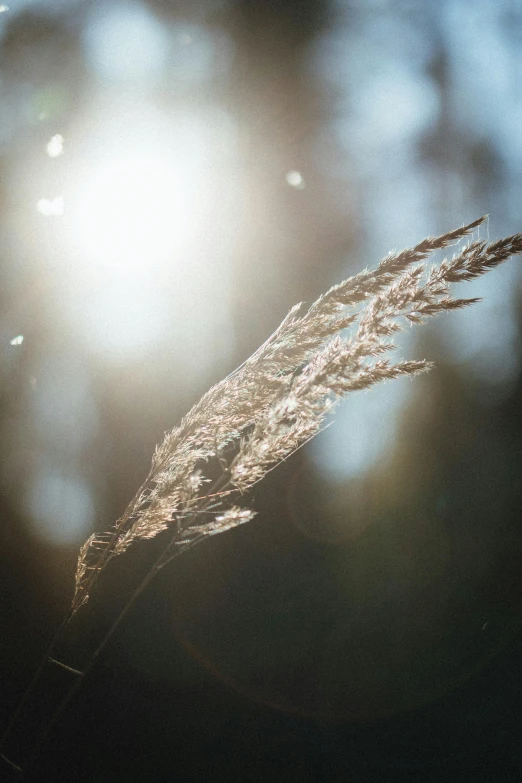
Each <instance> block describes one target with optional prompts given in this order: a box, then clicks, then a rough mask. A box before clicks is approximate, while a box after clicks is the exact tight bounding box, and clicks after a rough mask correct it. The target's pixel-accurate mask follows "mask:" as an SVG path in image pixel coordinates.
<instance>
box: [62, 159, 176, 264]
mask: <svg viewBox="0 0 522 783" xmlns="http://www.w3.org/2000/svg"><path fill="white" fill-rule="evenodd" d="M190 190H191V186H190V182H187V181H186V179H185V178H184V177H183V176H182V174H181V172H180V171H179V170H176V167H175V166H174V165H172V164H169V161H168V160H165V159H161V158H158V159H154V158H151V157H145V156H141V155H139V154H137V155H136V156H135V157H128V158H121V159H113V160H110V161H107V162H105V163H101V164H99V166H98V167H97V168H96V169H95V170H94V171H93V172H92V174H90V175H88V176H87V177H86V179H85V180H84V181H83V182H82V183H80V185H79V188H78V193H77V197H76V199H75V203H74V206H73V212H72V215H71V229H72V232H73V240H74V242H75V244H76V245H77V246H78V247H79V248H80V249H81V253H82V255H85V257H86V261H88V263H89V265H93V267H94V268H99V266H100V265H103V266H104V267H116V268H120V269H124V270H125V271H126V272H128V273H130V274H132V273H135V272H136V271H138V270H141V271H142V272H144V273H146V272H148V271H153V270H154V269H155V270H156V271H157V267H158V265H163V264H165V263H167V262H169V261H170V262H171V261H172V256H173V254H174V252H175V251H176V250H177V251H179V249H180V247H181V246H182V245H183V242H184V241H186V239H187V237H188V234H189V233H190V228H191V225H190V214H189V209H188V204H189V201H190Z"/></svg>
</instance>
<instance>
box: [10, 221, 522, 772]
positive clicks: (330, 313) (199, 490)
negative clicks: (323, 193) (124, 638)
mask: <svg viewBox="0 0 522 783" xmlns="http://www.w3.org/2000/svg"><path fill="white" fill-rule="evenodd" d="M484 220H485V218H480V219H478V220H475V221H473V222H472V223H469V224H468V225H466V226H464V227H462V228H457V229H455V230H453V231H450V232H448V233H446V234H443V235H441V236H437V237H428V238H427V239H424V240H423V241H422V242H420V243H419V244H417V245H416V246H415V247H413V248H410V249H407V250H403V251H402V252H399V253H390V254H389V255H388V256H386V258H384V259H383V260H382V261H381V262H380V263H379V265H378V266H377V267H376V268H375V269H372V270H368V269H367V270H364V271H362V272H359V273H358V274H356V275H355V276H353V277H350V278H348V279H347V280H344V281H343V282H341V283H339V284H338V285H335V286H333V287H332V288H330V289H329V290H328V291H327V292H326V293H325V294H323V295H322V296H321V297H319V299H317V300H316V301H315V302H314V303H313V304H312V305H311V306H309V307H308V308H306V307H304V306H303V305H302V304H299V305H296V306H295V307H293V308H292V309H291V310H290V312H289V313H288V315H287V316H286V318H285V319H284V320H283V322H282V323H281V325H280V326H279V327H278V328H277V329H276V331H275V332H274V333H273V334H272V335H271V337H269V338H268V340H266V342H265V343H264V344H263V345H262V346H261V347H260V348H259V349H258V350H257V351H256V352H255V353H254V354H253V355H252V356H251V357H250V358H249V359H247V361H245V362H244V363H243V364H242V365H241V366H240V367H239V368H238V369H237V370H235V371H234V372H233V373H232V374H231V375H229V376H228V377H227V378H225V379H224V380H223V381H221V382H220V383H218V384H217V385H216V386H213V387H212V388H211V389H210V390H209V391H208V392H207V393H206V394H205V395H204V396H203V397H202V398H201V399H200V401H199V402H198V403H197V404H196V405H194V407H193V408H192V409H191V410H190V411H189V412H188V413H187V415H186V416H185V417H184V418H183V419H182V421H181V422H180V424H179V425H178V426H176V427H175V428H174V429H173V430H172V431H170V432H168V433H167V434H166V435H165V438H164V440H163V442H162V443H161V444H159V445H158V447H157V448H156V451H155V453H154V456H153V459H152V465H151V468H150V471H149V473H148V475H147V477H146V479H145V481H144V482H143V484H142V486H141V487H140V488H139V489H138V491H137V492H136V494H135V496H134V498H133V499H132V500H131V502H130V503H129V505H128V507H127V509H126V510H125V512H124V514H123V515H122V516H121V518H120V519H119V520H118V521H117V522H116V523H115V524H114V526H113V527H112V528H111V529H109V530H108V531H106V532H104V533H98V532H97V533H93V535H91V536H90V537H89V538H88V539H87V541H86V542H85V544H84V545H83V546H82V547H81V550H80V554H79V558H78V564H77V568H76V575H75V589H74V595H73V598H72V603H71V607H70V610H69V612H68V614H67V616H66V617H65V618H64V621H63V623H62V625H61V627H60V629H59V630H58V632H57V634H56V636H55V638H54V640H53V642H52V643H51V646H50V649H49V650H48V652H47V654H46V656H45V658H44V660H43V661H42V664H41V666H40V668H39V669H38V671H37V672H36V674H35V677H34V679H33V682H32V683H31V684H30V686H29V688H28V689H27V691H26V694H25V695H24V697H23V699H22V702H21V704H20V705H19V707H18V709H17V710H16V712H15V713H14V715H13V717H12V719H11V721H10V723H9V725H8V726H7V728H6V730H5V732H4V736H3V740H2V742H3V746H4V747H5V746H6V744H7V741H8V739H9V736H10V733H11V731H12V730H13V727H14V726H15V724H16V722H17V721H18V719H19V717H20V714H21V712H22V710H23V709H24V707H26V705H27V702H28V700H29V697H30V695H31V693H32V691H33V689H34V687H35V685H36V684H37V682H38V679H39V677H40V675H41V673H42V670H43V668H44V667H45V666H47V665H48V664H54V665H59V666H62V667H64V668H65V669H68V670H69V671H70V672H72V673H73V674H75V676H76V681H75V682H74V684H73V686H72V687H71V688H70V689H69V691H68V692H67V693H66V695H65V697H64V699H63V701H62V703H61V704H60V705H59V706H58V708H57V710H56V711H55V713H54V715H53V716H52V717H51V719H50V720H49V721H48V722H47V724H46V725H45V726H44V727H43V728H42V730H41V732H40V734H39V736H38V737H37V739H36V742H35V744H34V745H33V746H32V747H31V748H28V749H27V753H26V758H25V760H24V763H23V764H20V765H19V764H16V763H14V762H13V761H9V760H8V759H7V756H4V758H5V760H6V761H8V763H10V764H11V766H13V767H14V768H15V769H17V770H18V771H19V772H23V770H24V769H25V770H27V769H29V768H31V766H32V765H34V764H35V762H36V759H37V758H38V755H39V753H40V751H41V749H42V747H43V744H44V743H45V741H46V738H47V736H48V734H49V731H50V730H51V728H52V726H53V725H54V723H55V721H56V720H57V719H58V718H59V717H60V715H61V714H62V713H63V711H64V709H65V708H66V707H67V706H68V704H69V702H70V700H71V698H72V696H73V695H74V693H75V692H76V691H77V690H78V688H79V687H80V685H81V684H82V682H83V680H84V679H85V677H86V676H87V674H88V673H89V672H90V670H91V669H92V667H93V666H94V664H95V662H96V660H97V658H98V656H99V655H100V653H101V651H102V650H103V649H104V647H105V645H106V644H107V642H108V640H109V638H110V637H111V636H112V634H113V633H114V632H115V630H116V628H117V627H118V626H119V624H120V622H121V621H122V620H123V618H124V617H125V615H126V614H127V612H128V611H129V609H130V608H131V607H132V605H133V604H134V602H135V601H136V599H137V597H138V596H139V595H140V594H141V593H142V592H143V591H144V590H145V589H146V588H147V586H148V585H149V584H150V582H151V581H152V579H154V577H155V576H156V574H157V573H158V572H159V571H160V570H161V569H162V568H163V567H164V566H165V565H166V564H167V563H169V562H170V561H171V560H172V559H173V558H174V557H176V556H178V555H179V554H181V553H182V552H184V551H185V550H186V549H187V548H189V547H192V546H194V545H196V544H198V543H199V542H201V541H203V540H204V539H206V538H208V537H210V536H214V535H217V534H220V533H223V532H225V531H227V530H230V529H232V528H234V527H237V526H239V525H243V524H245V523H247V522H249V521H250V520H252V518H253V517H254V516H255V511H254V510H252V509H251V508H250V507H248V506H246V505H244V500H245V499H246V496H247V493H248V491H249V490H250V489H251V488H252V487H253V486H254V485H255V484H257V483H258V482H259V481H261V480H262V479H263V477H264V476H266V474H267V473H268V472H269V471H271V470H273V469H274V468H275V467H276V466H277V465H279V464H280V463H282V462H283V461H284V460H286V459H287V458H288V457H289V456H290V455H291V454H292V453H293V452H295V451H296V450H297V449H299V448H301V446H303V445H304V444H305V443H307V442H308V441H309V440H310V439H311V438H313V437H314V436H315V435H316V434H317V433H318V432H320V431H321V429H322V428H323V427H324V425H325V420H326V417H327V416H329V414H330V413H331V412H332V410H333V409H334V408H335V405H336V403H337V402H338V401H339V400H340V399H341V398H342V397H344V396H345V395H347V394H348V393H349V392H351V391H357V390H361V389H369V388H370V387H372V386H374V385H375V384H378V383H382V382H383V381H387V380H392V379H394V378H397V377H399V376H411V377H413V376H415V375H418V374H419V373H424V372H426V371H427V370H429V369H430V368H431V366H432V365H431V363H430V362H428V361H425V360H420V361H418V360H417V361H413V360H404V359H396V358H393V353H394V350H395V348H396V346H395V344H394V342H393V336H394V335H395V334H396V333H398V332H400V331H401V330H403V329H404V328H405V327H406V326H407V325H416V324H420V323H423V322H424V321H426V320H427V319H429V318H430V317H432V316H435V315H439V314H441V313H444V312H448V311H452V310H456V309H461V308H464V307H467V306H468V305H471V304H474V303H476V302H478V299H476V298H467V299H462V298H457V297H455V296H454V295H453V293H452V291H451V286H452V284H454V283H460V282H466V281H470V280H473V279H475V278H477V277H479V276H480V275H482V274H484V273H485V272H487V271H488V270H489V269H492V268H494V267H496V266H498V265H499V264H500V263H502V262H503V261H505V260H506V259H508V258H509V257H510V256H512V255H514V254H520V253H522V234H515V235H513V236H510V237H507V238H505V239H501V240H499V241H497V242H493V243H488V242H486V241H483V240H474V241H470V240H469V239H468V240H467V241H466V242H465V243H464V245H462V244H461V242H462V240H464V239H465V238H466V237H470V235H471V234H473V232H474V231H475V230H476V229H478V228H479V226H481V224H482V223H483V222H484ZM449 247H453V248H454V250H453V254H452V255H451V257H447V258H444V260H442V261H441V262H440V263H438V264H433V263H431V261H432V259H431V256H432V254H433V253H435V251H438V250H443V249H446V248H449ZM216 464H217V465H218V466H219V477H218V478H217V479H211V478H210V473H211V472H212V471H211V470H210V468H209V466H210V465H213V466H214V467H215V465H216ZM165 531H170V535H168V534H167V541H166V544H165V546H164V548H163V549H162V551H161V553H160V555H159V556H158V558H157V560H156V562H155V563H154V564H153V566H152V568H151V569H150V570H149V572H148V573H147V575H146V576H145V578H144V579H143V580H142V582H141V583H140V584H139V585H138V587H137V588H136V590H135V591H134V592H133V594H132V595H131V597H130V598H129V600H128V602H127V603H126V605H125V606H124V608H123V609H122V611H121V613H120V615H119V616H118V617H117V618H116V620H115V621H114V623H113V624H112V626H111V628H110V629H109V631H108V632H107V634H106V635H105V637H104V638H103V639H102V640H101V642H100V644H99V646H98V648H97V649H96V651H95V652H94V654H93V656H92V657H91V658H90V660H89V661H88V662H87V665H86V666H85V667H84V669H83V670H82V671H78V670H76V669H74V668H72V667H68V666H67V664H65V663H63V662H60V661H58V660H56V658H54V650H55V648H56V645H57V643H58V642H59V640H60V639H61V638H62V635H63V634H64V633H65V631H66V628H67V626H68V624H69V623H70V621H71V620H72V618H73V617H75V616H76V615H77V614H78V612H79V611H80V610H81V608H82V607H83V606H84V605H85V603H86V602H87V601H88V599H89V597H90V596H91V594H92V592H93V590H95V588H96V585H97V582H98V579H99V577H100V574H101V573H102V571H103V570H104V569H105V568H107V566H108V565H109V563H110V562H111V560H112V559H113V558H114V557H116V556H118V555H121V554H123V553H124V552H125V551H126V550H127V549H128V548H129V547H130V546H132V545H133V544H134V543H135V542H137V541H140V540H143V539H151V538H154V537H155V536H157V535H158V534H160V533H165Z"/></svg>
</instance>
